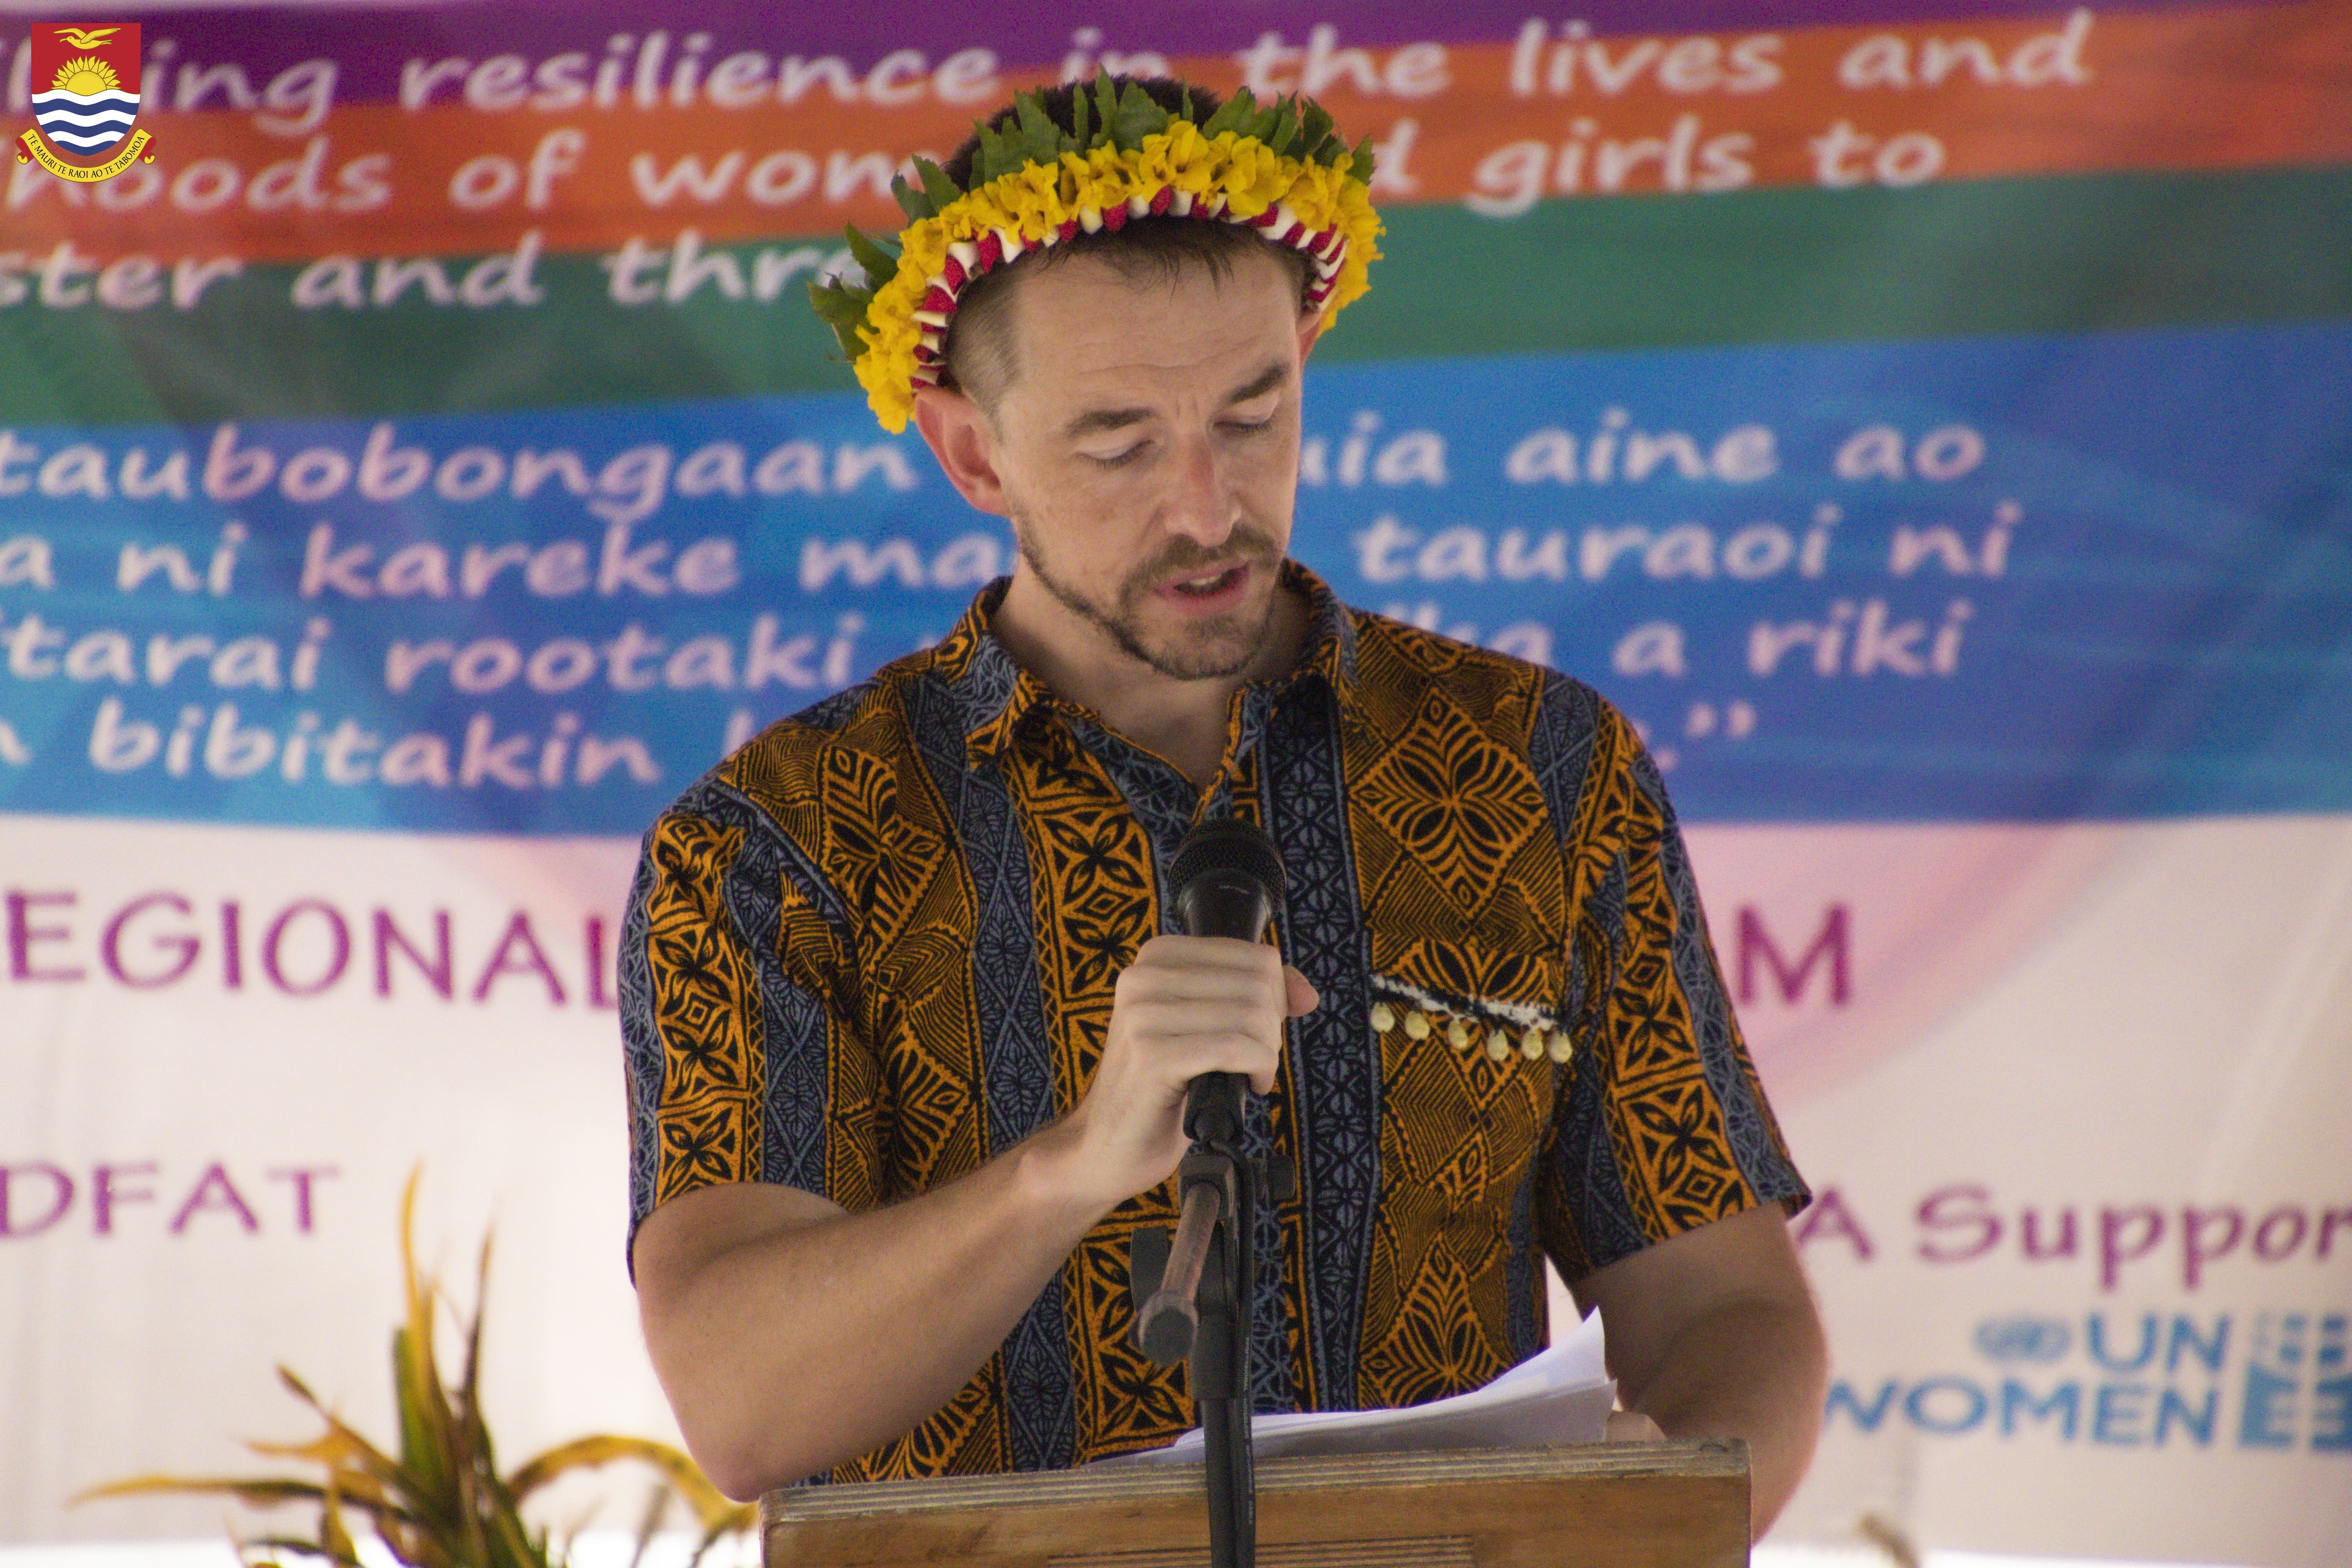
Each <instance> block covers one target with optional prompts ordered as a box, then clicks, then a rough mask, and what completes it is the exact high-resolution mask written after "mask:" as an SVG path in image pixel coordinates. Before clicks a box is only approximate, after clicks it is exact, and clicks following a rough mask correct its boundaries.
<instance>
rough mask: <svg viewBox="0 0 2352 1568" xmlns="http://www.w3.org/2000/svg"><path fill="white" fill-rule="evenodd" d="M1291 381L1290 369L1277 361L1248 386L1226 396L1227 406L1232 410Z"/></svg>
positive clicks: (1250, 381)
mask: <svg viewBox="0 0 2352 1568" xmlns="http://www.w3.org/2000/svg"><path fill="white" fill-rule="evenodd" d="M1289 379H1290V367H1289V366H1288V365H1286V364H1284V363H1282V362H1281V361H1279V360H1276V362H1275V363H1272V364H1270V365H1268V366H1266V367H1265V369H1264V370H1262V371H1260V372H1258V373H1257V374H1255V375H1254V376H1252V377H1251V378H1250V379H1249V381H1248V382H1247V383H1246V384H1244V385H1241V386H1238V387H1235V388H1234V390H1233V391H1232V392H1230V393H1228V394H1226V395H1225V406H1226V407H1228V408H1230V407H1232V406H1233V405H1234V404H1236V403H1247V402H1249V401H1250V400H1251V399H1252V398H1254V397H1264V396H1265V395H1266V394H1267V393H1269V392H1272V391H1273V390H1274V389H1275V388H1276V387H1277V386H1280V385H1281V384H1283V383H1284V382H1286V381H1288V380H1289Z"/></svg>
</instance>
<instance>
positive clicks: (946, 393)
mask: <svg viewBox="0 0 2352 1568" xmlns="http://www.w3.org/2000/svg"><path fill="white" fill-rule="evenodd" d="M915 428H916V429H918V430H919V431H921V432H922V435H923V444H924V445H925V446H927V447H929V448H930V449H931V456H932V457H934V458H938V459H939V463H940V472H941V473H943V474H945V475H946V476H947V477H948V483H950V484H951V485H953V486H955V488H956V493H957V494H958V495H960V496H961V497H963V499H964V500H967V501H970V502H971V504H972V506H973V507H975V508H977V509H978V510H982V511H984V512H990V513H992V514H993V515H995V516H997V517H1006V516H1009V515H1011V512H1010V508H1009V506H1008V503H1007V501H1006V500H1005V494H1004V480H1003V476H1002V475H1000V474H999V473H998V472H997V467H996V428H995V426H992V425H991V424H990V423H989V420H988V415H987V413H986V412H985V411H984V410H982V407H981V406H980V405H979V404H977V403H974V402H973V401H972V400H971V397H970V396H968V395H965V394H964V393H961V392H959V391H957V390H955V389H954V388H952V387H945V386H926V387H921V388H919V389H918V390H917V391H916V393H915Z"/></svg>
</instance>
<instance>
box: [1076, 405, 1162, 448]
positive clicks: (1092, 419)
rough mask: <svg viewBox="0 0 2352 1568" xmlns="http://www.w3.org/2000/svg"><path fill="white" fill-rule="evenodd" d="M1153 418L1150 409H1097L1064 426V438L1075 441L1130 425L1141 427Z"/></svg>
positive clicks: (1122, 428)
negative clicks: (1082, 437)
mask: <svg viewBox="0 0 2352 1568" xmlns="http://www.w3.org/2000/svg"><path fill="white" fill-rule="evenodd" d="M1150 417H1151V410H1150V409H1148V408H1096V409H1090V410H1088V411H1087V413H1084V414H1081V415H1079V416H1077V417H1076V418H1075V419H1073V420H1071V421H1070V422H1069V423H1068V424H1067V425H1065V426H1062V437H1063V439H1065V440H1070V441H1075V440H1076V439H1077V438H1078V437H1081V436H1091V435H1093V434H1094V433H1095V432H1096V431H1097V430H1124V429H1126V428H1127V427H1128V426H1130V425H1140V424H1142V423H1143V422H1144V421H1145V420H1146V419H1149V418H1150Z"/></svg>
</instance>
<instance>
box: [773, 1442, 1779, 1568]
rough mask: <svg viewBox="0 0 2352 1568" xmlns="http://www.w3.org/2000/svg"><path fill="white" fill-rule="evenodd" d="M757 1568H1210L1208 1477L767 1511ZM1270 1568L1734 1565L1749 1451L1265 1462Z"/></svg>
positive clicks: (1542, 1452) (804, 1504) (1175, 1471)
mask: <svg viewBox="0 0 2352 1568" xmlns="http://www.w3.org/2000/svg"><path fill="white" fill-rule="evenodd" d="M760 1511H761V1556H762V1560H763V1563H764V1568H901V1565H907V1568H912V1565H913V1564H917V1563H921V1564H927V1565H928V1564H941V1563H956V1564H971V1565H972V1568H1206V1565H1207V1563H1208V1561H1209V1526H1208V1513H1207V1505H1206V1501H1205V1500H1204V1494H1203V1486H1202V1474H1201V1467H1200V1466H1199V1465H1197V1464H1193V1465H1132V1466H1130V1465H1108V1466H1105V1465H1096V1466H1087V1467H1085V1468H1079V1469H1076V1470H1053V1471H1045V1472H1035V1473H1028V1474H1020V1475H1000V1476H971V1477H961V1478H955V1479H947V1480H933V1481H881V1482H876V1483H874V1484H871V1485H866V1486H842V1487H809V1488H801V1489H785V1490H782V1491H773V1492H770V1493H769V1494H768V1495H767V1496H766V1497H765V1498H763V1499H761V1510H760ZM1257 1560H1258V1562H1259V1563H1260V1564H1262V1565H1263V1568H1472V1565H1473V1564H1475V1565H1476V1568H1735V1565H1738V1564H1744V1563H1747V1561H1748V1446H1747V1445H1746V1444H1745V1443H1741V1442H1737V1441H1707V1442H1698V1443H1600V1444H1586V1445H1577V1446H1573V1447H1554V1448H1492V1449H1478V1450H1468V1451H1458V1452H1450V1453H1426V1454H1365V1455H1354V1456H1348V1457H1344V1458H1270V1459H1265V1460H1263V1461H1261V1462H1260V1464H1259V1466H1258V1469H1257Z"/></svg>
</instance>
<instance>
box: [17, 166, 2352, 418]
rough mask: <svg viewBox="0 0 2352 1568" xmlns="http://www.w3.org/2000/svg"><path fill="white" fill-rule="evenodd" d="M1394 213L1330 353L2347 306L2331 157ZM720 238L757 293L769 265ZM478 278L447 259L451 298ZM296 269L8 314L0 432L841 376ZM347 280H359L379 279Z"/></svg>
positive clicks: (2348, 175) (629, 325)
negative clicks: (314, 288)
mask: <svg viewBox="0 0 2352 1568" xmlns="http://www.w3.org/2000/svg"><path fill="white" fill-rule="evenodd" d="M1387 216H1388V224H1389V234H1388V237H1387V238H1386V240H1385V241H1384V242H1383V248H1384V249H1385V251H1386V252H1387V255H1388V259H1387V260H1386V261H1384V262H1383V263H1381V266H1380V267H1379V268H1377V270H1376V272H1375V274H1374V276H1375V279H1376V282H1375V287H1374V288H1373V290H1372V292H1371V293H1370V295H1369V296H1368V297H1367V298H1366V299H1365V300H1363V301H1362V302H1361V303H1360V304H1358V305H1356V306H1354V307H1352V308H1350V310H1349V312H1348V315H1347V318H1346V320H1345V321H1344V322H1343V323H1342V324H1341V325H1340V327H1339V329H1338V330H1337V331H1334V332H1333V333H1332V335H1331V338H1330V341H1329V342H1328V344H1327V345H1326V346H1325V348H1324V351H1323V352H1324V353H1325V355H1326V356H1327V357H1328V358H1330V359H1349V360H1400V359H1417V358H1428V357H1433V356H1442V355H1456V354H1494V353H1546V352H1560V351H1567V350H1577V349H1630V348H1659V347H1682V346H1693V345H1702V344H1720V343H1736V342H1823V341H1838V340H1849V339H1863V340H1870V339H1915V338H1932V337H1940V336H1955V335H1979V334H1988V333H2005V332H2035V333H2044V332H2065V331H2094V330H2099V329H2115V328H2134V327H2151V326H2163V325H2170V324H2186V323H2195V322H2217V321H2270V320H2278V319H2291V318H2307V317H2327V316H2338V315H2347V314H2352V170H2347V169H2345V168H2340V167H2332V168H2323V169H2273V170H2263V171H2258V172H2254V173H2242V174H2126V175H2104V176H2098V177H2085V178H2059V179H2019V180H1989V181H1981V182H1970V183H1962V184H1940V185H1931V186H1923V187H1921V188H1918V189H1916V190H1908V191H1891V190H1880V189H1866V190H1852V191H1824V190H1818V189H1812V188H1801V189H1775V190H1759V191H1746V192H1738V193H1732V194H1726V195H1703V196H1693V195H1676V196H1639V197H1616V198H1610V199H1601V200H1590V199H1588V200H1576V201H1554V202H1547V203H1543V204H1540V205H1537V206H1536V207H1534V208H1533V209H1532V210H1530V211H1528V213H1526V214H1525V215H1524V216H1520V217H1517V218H1516V219H1512V220H1508V221H1502V220H1496V219H1492V218H1486V217H1481V216H1476V215H1475V214H1473V213H1470V212H1468V211H1466V210H1464V209H1463V208H1460V207H1457V206H1452V205H1447V206H1420V207H1417V206H1398V207H1395V208H1392V209H1391V211H1390V212H1389V214H1388V215H1387ZM797 243H805V242H795V241H792V240H777V241H772V242H769V243H768V245H767V246H766V247H765V248H767V249H769V250H771V251H774V252H778V253H782V252H783V251H786V250H789V249H790V248H791V247H793V246H794V245H795V244H797ZM729 248H730V254H731V255H733V256H734V257H735V258H737V262H738V266H739V267H740V271H741V273H742V275H743V277H744V278H745V279H746V281H747V286H748V284H749V283H750V281H751V279H754V278H755V277H756V266H757V258H758V255H759V252H760V251H761V249H762V248H763V247H761V246H759V245H748V246H737V247H729ZM714 253H715V252H714ZM473 265H475V262H474V260H473V259H471V258H458V259H454V260H450V261H447V262H446V263H445V266H446V270H447V273H448V275H449V279H450V281H451V283H452V284H453V285H456V284H457V283H461V282H462V280H463V278H464V274H465V272H466V271H467V268H469V267H470V266H473ZM299 271H300V269H299V268H293V267H276V266H273V267H267V268H249V269H247V272H246V273H245V274H244V275H243V276H242V277H240V278H237V279H232V280H230V281H228V282H226V283H221V284H216V285H215V286H214V287H213V288H212V289H210V290H209V291H207V292H206V293H205V295H204V296H203V299H202V300H201V303H200V304H199V305H198V307H197V308H196V309H194V310H177V309H175V308H173V306H172V305H171V304H169V303H163V304H157V305H151V306H148V307H147V308H145V309H143V310H135V311H120V310H110V309H108V308H106V307H104V306H102V305H100V304H97V303H94V302H93V303H88V304H84V305H81V306H79V307H78V308H74V309H50V308H44V307H43V306H41V305H39V304H38V303H37V302H36V300H37V295H35V296H34V297H28V298H27V299H26V300H24V301H22V302H20V303H17V304H16V305H13V306H10V307H8V308H7V309H6V310H5V311H0V323H5V330H0V424H8V425H18V426H23V425H46V424H102V423H129V422H139V421H147V420H184V421H190V422H203V421H208V420H213V419H219V418H225V417H268V416H331V415H337V414H344V415H353V416H362V415H368V416H373V415H387V414H425V413H443V412H453V411H461V410H468V409H488V408H509V407H528V406H543V405H551V404H568V403H581V402H594V401H605V400H636V399H650V398H668V397H707V396H714V395H736V394H745V393H769V392H841V391H847V390H850V389H851V388H852V386H853V383H852V381H851V379H850V376H849V374H848V371H847V369H846V368H845V366H843V365H842V364H840V363H837V361H836V359H835V349H834V346H833V343H832V342H831V339H830V337H829V335H828V334H827V333H826V332H825V331H824V329H823V328H822V327H821V326H820V325H819V324H818V323H817V321H816V320H815V318H814V316H813V315H812V314H811V313H810V311H809V310H808V308H807V306H806V304H805V302H804V299H803V288H802V282H803V279H804V277H805V274H804V273H803V274H801V275H800V276H799V277H796V278H795V279H794V280H793V281H791V282H788V283H786V284H784V285H783V287H782V292H781V293H779V294H777V295H776V296H775V297H774V298H772V300H767V301H760V300H754V299H751V298H746V299H742V300H730V299H727V298H725V297H723V296H722V295H721V294H720V293H719V290H718V288H717V286H716V285H714V284H710V283H706V284H705V285H704V286H703V287H702V288H701V289H700V290H699V291H698V292H697V293H696V294H694V295H693V296H692V297H690V298H689V299H688V300H686V301H685V302H684V303H681V304H677V305H671V304H667V303H655V304H648V305H640V306H635V307H629V306H622V305H618V304H615V303H614V302H613V301H612V300H610V299H609V298H608V297H607V292H606V287H607V277H608V275H607V272H606V270H605V269H604V268H603V267H602V266H600V265H599V263H598V261H597V259H596V258H593V257H585V256H547V257H541V258H539V259H538V261H537V263H536V266H535V268H534V269H533V276H534V279H535V281H536V282H537V284H538V285H539V286H540V287H541V288H542V289H544V290H545V291H546V298H545V300H544V302H543V303H541V304H540V305H538V306H537V307H535V308H530V309H519V308H518V307H516V306H514V305H511V304H502V305H491V306H489V307H487V308H479V309H477V308H470V307H467V306H466V305H464V304H463V303H450V304H443V305H432V304H427V303H424V302H423V301H422V298H421V294H420V292H419V290H418V289H415V288H412V289H410V291H409V292H408V294H407V295H406V296H404V298H403V299H402V300H401V301H400V302H399V303H396V304H394V305H392V306H389V307H384V308H368V309H362V310H352V309H348V308H344V307H340V306H329V307H326V308H322V309H313V310H298V309H296V308H295V307H294V306H293V305H292V304H291V302H290V293H291V288H292V285H293V282H294V279H295V278H296V277H297V275H298V273H299ZM648 277H649V278H650V279H654V280H656V281H657V280H658V278H659V273H658V270H657V269H656V271H655V272H653V273H650V274H648ZM32 282H33V280H32V279H26V283H27V285H28V286H29V285H31V284H32ZM364 282H365V285H366V287H368V288H369V289H373V269H372V268H370V269H369V270H368V272H367V275H366V278H365V279H364ZM81 287H83V288H85V289H87V288H88V283H87V281H86V280H85V281H84V282H83V283H82V284H81Z"/></svg>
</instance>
